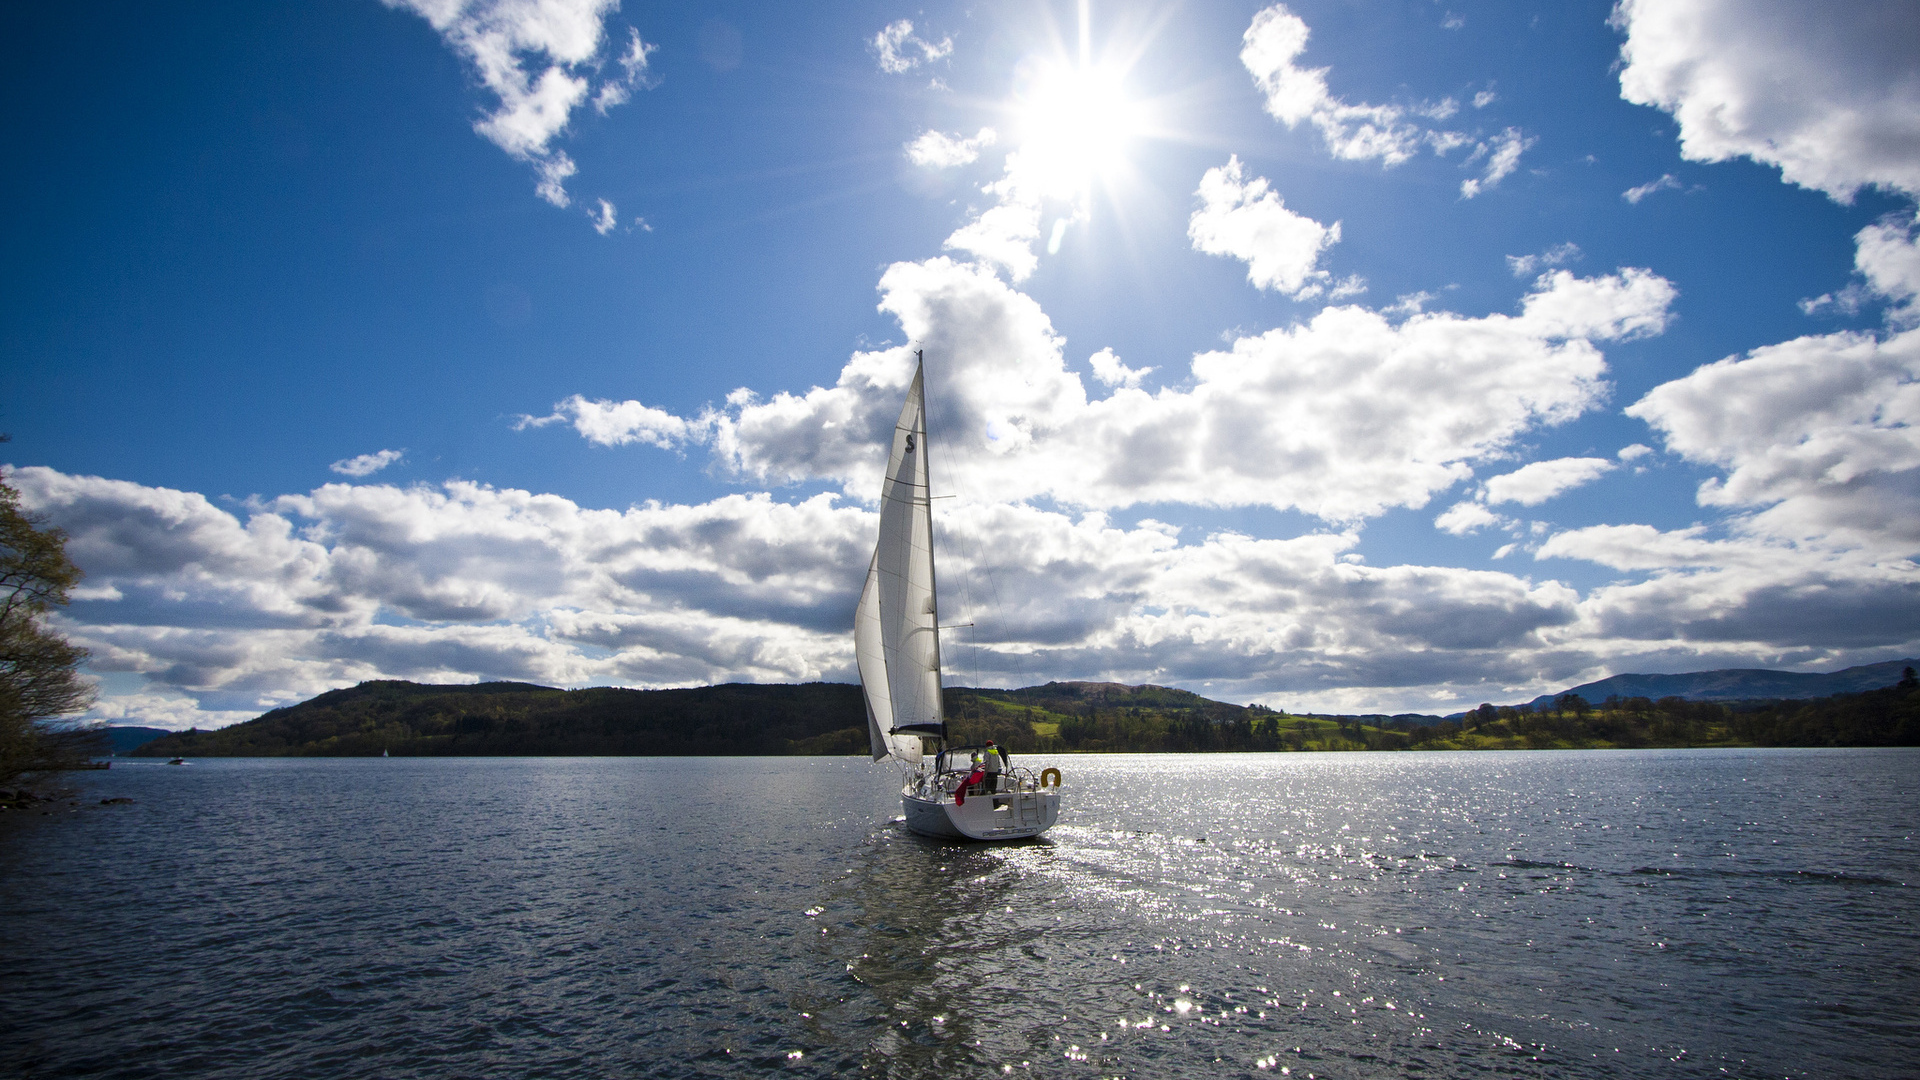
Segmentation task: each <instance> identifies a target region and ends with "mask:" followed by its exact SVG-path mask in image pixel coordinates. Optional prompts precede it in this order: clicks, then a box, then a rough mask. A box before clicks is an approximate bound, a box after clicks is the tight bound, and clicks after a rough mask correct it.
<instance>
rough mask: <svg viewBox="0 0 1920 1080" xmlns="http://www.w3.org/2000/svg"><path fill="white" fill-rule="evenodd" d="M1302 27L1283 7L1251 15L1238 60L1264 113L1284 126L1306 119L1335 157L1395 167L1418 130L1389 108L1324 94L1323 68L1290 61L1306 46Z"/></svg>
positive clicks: (1409, 151)
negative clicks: (1263, 97)
mask: <svg viewBox="0 0 1920 1080" xmlns="http://www.w3.org/2000/svg"><path fill="white" fill-rule="evenodd" d="M1307 35H1308V31H1307V24H1306V23H1305V22H1304V21H1302V20H1301V18H1300V17H1299V16H1298V15H1295V14H1294V13H1293V12H1291V11H1289V10H1287V7H1286V5H1284V4H1275V5H1273V6H1272V7H1269V8H1266V9H1264V10H1262V11H1260V12H1259V13H1257V14H1255V15H1254V17H1253V22H1252V23H1251V24H1250V25H1248V27H1247V31H1246V33H1245V34H1244V35H1243V36H1242V42H1243V47H1242V48H1241V50H1240V62H1241V63H1242V64H1244V65H1245V66H1246V69H1247V71H1248V72H1249V73H1250V74H1252V75H1253V81H1254V83H1255V85H1257V86H1259V88H1260V92H1261V93H1263V94H1265V95H1266V99H1267V112H1268V113H1270V114H1272V116H1273V117H1274V119H1276V120H1279V121H1280V122H1281V123H1283V124H1285V125H1287V126H1288V127H1294V126H1296V125H1297V124H1299V123H1300V121H1302V120H1310V121H1312V122H1313V125H1314V127H1316V128H1318V129H1319V131H1320V134H1321V137H1322V138H1324V139H1325V140H1326V143H1327V149H1328V150H1329V151H1331V152H1332V153H1333V156H1334V157H1337V158H1346V159H1349V160H1361V161H1364V160H1368V159H1371V158H1379V159H1380V161H1381V164H1383V165H1398V164H1399V163H1401V162H1403V161H1405V160H1407V159H1408V158H1410V157H1412V156H1413V155H1414V152H1415V151H1416V150H1417V149H1418V148H1419V145H1420V141H1421V131H1420V128H1418V127H1417V126H1415V125H1413V124H1410V123H1407V122H1406V121H1405V119H1404V117H1405V110H1403V109H1401V108H1400V107H1398V106H1394V105H1349V104H1347V103H1346V102H1345V101H1343V100H1341V99H1339V98H1336V97H1334V96H1333V95H1332V94H1330V93H1329V92H1328V91H1327V69H1326V68H1302V67H1299V66H1297V65H1296V64H1295V63H1294V60H1295V59H1296V58H1297V57H1299V55H1300V54H1301V53H1303V52H1305V51H1306V48H1307Z"/></svg>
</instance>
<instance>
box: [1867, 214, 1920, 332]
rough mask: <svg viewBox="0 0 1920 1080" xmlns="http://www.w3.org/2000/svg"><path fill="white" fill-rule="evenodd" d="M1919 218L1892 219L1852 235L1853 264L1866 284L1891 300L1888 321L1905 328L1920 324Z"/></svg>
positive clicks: (1896, 326)
mask: <svg viewBox="0 0 1920 1080" xmlns="http://www.w3.org/2000/svg"><path fill="white" fill-rule="evenodd" d="M1916 226H1920V218H1908V219H1905V220H1902V219H1899V218H1891V219H1889V220H1886V221H1881V222H1878V223H1876V224H1873V225H1869V226H1867V227H1866V228H1864V229H1861V230H1860V231H1859V232H1858V233H1855V234H1854V238H1853V239H1854V245H1855V246H1854V253H1853V264H1854V267H1855V268H1856V269H1858V270H1859V271H1860V273H1861V275H1862V276H1864V277H1865V278H1866V279H1867V287H1868V288H1870V289H1871V290H1873V291H1874V292H1876V293H1878V294H1880V295H1881V296H1883V297H1885V298H1887V299H1888V300H1890V301H1892V303H1891V305H1890V306H1889V307H1888V309H1887V321H1888V322H1889V323H1891V324H1892V325H1893V326H1894V327H1895V328H1899V329H1904V328H1907V327H1911V326H1914V325H1916V324H1920V235H1916V232H1915V230H1916Z"/></svg>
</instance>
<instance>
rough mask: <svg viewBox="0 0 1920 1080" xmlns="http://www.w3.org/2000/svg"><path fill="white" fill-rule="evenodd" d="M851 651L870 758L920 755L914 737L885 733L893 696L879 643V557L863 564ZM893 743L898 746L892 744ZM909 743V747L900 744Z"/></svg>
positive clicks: (890, 720) (916, 757)
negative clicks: (864, 707) (908, 753)
mask: <svg viewBox="0 0 1920 1080" xmlns="http://www.w3.org/2000/svg"><path fill="white" fill-rule="evenodd" d="M853 654H854V660H855V661H856V662H857V663H858V664H859V667H860V688H861V690H862V691H863V695H862V696H864V697H865V698H866V701H867V742H868V744H869V745H870V747H871V748H872V750H873V760H875V761H881V760H884V759H886V758H889V757H906V754H904V753H902V751H904V750H908V749H911V751H912V752H913V753H912V756H911V757H907V760H909V761H918V760H919V758H920V755H919V750H920V740H919V739H918V738H917V737H909V736H904V735H888V734H887V732H888V731H889V730H891V729H892V727H893V695H892V693H891V692H890V691H888V689H887V656H886V651H885V650H884V649H882V648H881V645H880V567H879V559H878V558H877V557H876V558H875V559H873V560H871V561H869V562H868V563H867V581H866V584H865V585H864V586H863V587H862V588H861V590H860V606H859V607H858V608H856V609H854V613H853ZM896 742H897V743H899V744H902V745H895V744H896ZM906 743H912V746H911V747H907V746H905V745H904V744H906Z"/></svg>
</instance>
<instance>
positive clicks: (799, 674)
mask: <svg viewBox="0 0 1920 1080" xmlns="http://www.w3.org/2000/svg"><path fill="white" fill-rule="evenodd" d="M14 480H15V481H16V482H17V483H18V485H19V488H20V490H21V491H22V493H23V495H24V497H25V501H26V503H27V505H28V506H29V508H30V509H33V510H36V511H39V512H43V513H47V514H48V515H49V516H50V517H52V519H53V520H54V521H55V522H56V523H57V524H59V525H61V526H62V527H64V528H66V529H67V530H68V531H69V533H71V535H72V537H73V540H72V542H71V545H70V547H71V550H73V551H74V553H75V558H76V559H78V560H80V561H81V562H82V564H83V565H86V566H87V567H88V568H89V571H90V573H91V574H92V575H94V576H95V577H96V578H98V579H100V580H101V581H102V582H103V583H104V584H107V585H111V586H112V587H114V588H115V589H116V590H117V591H118V592H119V594H120V595H121V596H122V599H119V600H95V601H88V602H77V603H76V604H75V605H74V607H73V608H72V609H70V614H69V618H68V619H67V621H66V622H64V623H63V629H65V630H67V631H68V632H69V633H71V634H72V635H73V636H74V638H75V639H76V640H77V641H79V642H80V643H82V644H84V645H86V646H88V647H90V648H92V649H93V650H94V652H95V656H96V663H95V669H96V670H98V671H103V672H123V673H132V674H137V675H142V676H144V677H145V680H146V683H147V686H146V688H145V689H143V690H140V691H138V692H135V693H132V694H118V695H108V697H107V698H106V700H105V701H103V703H102V707H101V709H100V710H98V712H97V713H96V715H97V716H100V717H107V718H112V719H116V720H121V721H129V722H149V723H156V724H160V725H164V726H169V727H186V726H189V725H191V724H197V725H199V726H202V727H211V726H216V725H218V724H221V723H225V722H231V721H233V720H237V719H241V718H243V717H246V716H250V715H255V714H257V713H258V712H259V711H262V710H264V709H265V708H268V707H271V706H273V705H277V704H281V703H285V702H287V701H291V700H298V699H301V698H304V697H307V696H310V695H312V694H315V693H318V692H320V691H322V690H326V689H330V688H334V687H338V686H344V685H351V684H352V683H354V682H357V681H360V680H362V679H371V678H411V679H417V680H422V681H441V682H457V681H472V680H476V679H483V678H513V679H524V680H528V681H533V682H540V683H546V684H550V685H564V686H579V685H592V684H606V683H612V684H624V685H651V686H663V685H697V684H704V683H709V682H715V681H724V680H728V679H746V680H757V681H797V680H805V679H819V678H831V679H840V680H844V679H848V678H851V675H852V668H851V663H850V660H851V656H850V652H851V649H850V645H851V642H850V638H851V635H850V634H848V633H847V627H848V625H849V624H850V622H851V610H852V607H853V602H854V599H855V590H856V589H857V587H858V584H859V573H860V568H861V566H862V565H864V562H865V559H866V554H867V551H868V548H869V547H870V545H871V543H872V535H873V529H874V527H875V525H874V518H873V515H872V513H871V512H869V511H867V510H863V509H860V508H857V507H852V506H844V505H838V504H836V502H835V500H834V499H833V498H832V497H830V496H819V497H816V498H812V499H808V500H806V501H804V502H801V503H796V504H783V503H778V502H775V501H773V500H772V499H770V498H768V497H766V496H764V495H756V496H728V497H725V498H722V499H716V500H714V501H713V502H710V503H705V504H702V505H698V506H662V505H658V504H648V505H646V506H640V507H634V508H630V509H628V510H625V511H611V510H591V509H586V508H583V507H580V506H578V505H576V504H574V503H572V502H570V501H568V500H566V499H562V498H558V497H555V496H551V495H536V494H532V493H529V492H525V491H515V490H511V489H495V488H489V487H485V486H483V485H476V484H466V483H450V484H446V485H443V486H442V487H440V488H428V487H418V488H412V489H405V490H403V489H398V488H392V487H385V486H379V485H371V486H348V485H337V484H336V485H327V486H325V487H321V488H318V489H316V490H314V491H313V492H312V493H310V494H308V495H301V496H283V497H281V498H278V499H273V500H271V501H269V502H268V503H266V504H264V505H263V507H261V508H260V509H257V510H255V511H254V512H253V513H252V515H251V517H250V519H249V520H248V521H247V522H245V523H242V522H241V521H240V520H239V519H237V518H236V517H234V516H233V515H232V514H230V513H228V512H226V511H223V510H220V509H217V508H215V507H213V506H212V505H211V504H209V503H208V502H207V501H206V500H205V499H204V498H202V497H201V496H198V495H195V494H192V493H187V492H178V491H169V490H167V489H160V488H147V487H142V486H140V485H135V484H128V483H125V482H121V481H108V480H102V479H99V478H95V477H76V476H67V475H64V474H61V473H58V472H55V471H53V470H48V469H22V470H18V471H17V472H16V473H15V474H14ZM949 507H950V509H946V510H943V511H942V522H941V529H942V536H943V541H944V547H943V551H942V554H943V556H944V561H943V566H942V569H943V573H944V577H945V578H946V580H948V581H950V582H958V581H961V580H964V579H966V578H968V577H973V578H975V579H979V578H980V577H982V576H984V575H986V574H989V573H990V574H991V575H992V577H993V579H994V580H995V581H996V583H997V591H998V592H999V593H1000V595H1001V596H1002V597H1003V598H1004V599H1003V602H1002V603H999V604H997V605H995V606H993V607H991V608H985V609H980V610H968V609H966V608H964V607H962V606H961V601H960V600H959V599H957V598H956V595H955V594H956V593H961V592H963V591H964V590H959V589H952V588H950V589H949V591H948V593H947V595H946V600H947V604H948V608H949V611H950V612H951V613H952V617H953V618H955V619H956V620H961V621H970V622H974V623H975V624H976V629H975V630H974V631H973V632H971V633H970V634H967V635H956V636H955V638H954V639H953V640H950V641H949V643H948V652H949V654H950V656H951V658H952V662H953V663H954V665H955V667H956V668H958V667H962V666H965V667H968V668H970V669H971V670H974V671H977V672H978V673H979V676H980V678H981V680H982V681H984V682H987V683H989V684H1007V683H1012V682H1026V681H1044V680H1045V679H1046V678H1050V677H1085V678H1114V679H1119V680H1123V681H1127V682H1155V681H1157V682H1168V681H1172V680H1174V679H1181V680H1187V681H1193V682H1197V681H1199V680H1216V689H1215V691H1214V692H1215V693H1218V694H1220V695H1222V696H1228V695H1231V694H1234V693H1241V692H1244V693H1251V692H1255V691H1256V690H1262V689H1266V688H1270V687H1272V686H1275V685H1286V686H1289V687H1292V688H1294V689H1296V690H1297V691H1299V693H1300V695H1301V700H1302V701H1307V700H1311V699H1313V698H1314V697H1324V698H1325V699H1326V700H1328V701H1329V703H1330V704H1331V703H1332V702H1334V701H1335V700H1337V699H1338V698H1339V696H1340V695H1342V694H1346V695H1370V696H1371V700H1374V701H1377V700H1379V699H1380V697H1381V692H1380V691H1379V690H1377V689H1376V690H1364V689H1361V688H1366V687H1375V688H1378V687H1387V688H1398V687H1409V686H1420V685H1421V684H1425V683H1435V682H1461V683H1466V684H1469V685H1471V684H1476V683H1480V682H1484V681H1486V680H1487V679H1489V678H1494V679H1501V680H1507V681H1512V680H1514V679H1516V678H1518V679H1520V680H1523V681H1524V680H1529V679H1532V678H1534V677H1536V675H1537V670H1538V669H1539V668H1540V667H1541V666H1542V665H1543V664H1544V665H1545V666H1547V667H1550V668H1551V667H1558V668H1565V667H1566V666H1567V662H1566V661H1565V659H1556V658H1555V657H1553V656H1551V655H1549V656H1546V657H1544V658H1543V657H1541V656H1539V655H1537V654H1539V653H1541V652H1542V650H1543V647H1544V646H1543V643H1544V640H1545V635H1548V634H1551V633H1552V632H1554V631H1555V629H1556V628H1561V627H1565V626H1568V625H1570V624H1571V623H1572V622H1573V621H1574V620H1575V618H1576V615H1577V609H1576V601H1577V599H1578V598H1577V596H1576V594H1574V593H1573V592H1572V591H1571V590H1569V589H1567V588H1566V587H1564V586H1561V585H1559V584H1556V583H1553V582H1547V583H1543V584H1536V583H1532V582H1528V581H1526V580H1523V579H1520V578H1516V577H1514V576H1511V575H1507V574H1495V573H1486V572H1480V571H1466V570H1454V569H1446V568H1437V567H1418V566H1402V567H1386V568H1373V567H1368V566H1366V565H1364V564H1363V563H1361V562H1359V561H1357V560H1356V559H1355V558H1354V557H1353V556H1351V555H1350V554H1348V551H1349V549H1350V548H1351V547H1352V545H1353V543H1354V539H1355V538H1354V537H1353V536H1352V535H1351V534H1344V533H1316V534H1312V535H1308V536H1302V537H1298V538H1295V539H1292V540H1256V539H1252V538H1249V537H1244V536H1237V535H1232V534H1222V535H1217V536H1211V537H1207V538H1204V539H1201V540H1197V541H1196V542H1193V543H1187V544H1181V543H1179V542H1178V540H1177V539H1176V535H1175V533H1176V530H1172V529H1170V528H1168V527H1166V526H1162V525H1157V524H1154V523H1142V524H1140V525H1138V526H1135V527H1133V528H1122V527H1118V526H1115V525H1114V524H1112V523H1110V522H1108V521H1107V520H1106V519H1105V518H1104V517H1103V516H1101V515H1099V514H1087V515H1083V516H1079V517H1073V516H1070V515H1067V514H1063V513H1059V512H1052V511H1043V510H1039V509H1036V508H1033V507H1027V506H1018V505H1010V504H1007V503H1003V502H998V501H987V502H965V501H962V502H958V503H953V504H949ZM394 617H398V618H400V619H404V620H406V623H407V624H406V625H393V622H394ZM1549 651H1552V652H1565V651H1566V650H1564V649H1557V650H1549ZM1588 662H1590V661H1588V660H1585V659H1582V660H1581V661H1580V663H1582V664H1584V663H1588ZM1243 688H1244V689H1243ZM1388 692H1389V693H1392V694H1404V693H1405V691H1403V690H1393V689H1390V690H1389V691H1388ZM1472 692H1473V691H1471V690H1469V691H1465V693H1472ZM196 705H197V707H195V706H196Z"/></svg>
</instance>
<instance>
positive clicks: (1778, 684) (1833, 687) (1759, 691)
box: [1527, 660, 1920, 708]
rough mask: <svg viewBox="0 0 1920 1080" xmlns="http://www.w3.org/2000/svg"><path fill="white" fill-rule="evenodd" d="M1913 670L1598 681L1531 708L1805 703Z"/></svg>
mask: <svg viewBox="0 0 1920 1080" xmlns="http://www.w3.org/2000/svg"><path fill="white" fill-rule="evenodd" d="M1909 665H1911V666H1913V667H1916V668H1920V660H1888V661H1886V662H1885V663H1881V664H1862V665H1860V666H1858V667H1850V668H1843V669H1842V670H1840V671H1829V672H1804V671H1772V670H1769V669H1767V668H1720V669H1718V670H1715V671H1689V672H1685V673H1682V674H1677V675H1611V676H1608V677H1607V678H1604V679H1601V680H1599V681H1598V682H1590V683H1582V684H1580V685H1579V686H1574V687H1569V688H1568V689H1566V690H1562V691H1560V693H1558V694H1542V695H1540V696H1539V697H1537V698H1534V699H1533V700H1532V701H1530V702H1528V703H1527V704H1529V705H1532V706H1534V707H1535V708H1538V707H1539V706H1541V705H1549V704H1552V703H1553V702H1555V701H1558V700H1559V699H1560V698H1561V697H1563V696H1565V695H1567V694H1579V695H1580V696H1581V697H1583V698H1585V699H1587V701H1589V702H1591V703H1594V704H1598V703H1600V702H1602V701H1605V700H1606V699H1607V698H1609V697H1612V696H1614V695H1618V696H1620V697H1623V698H1630V697H1643V698H1649V699H1651V700H1653V701H1659V700H1660V699H1661V698H1665V697H1677V698H1685V699H1687V700H1688V701H1764V700H1786V701H1801V700H1806V699H1808V698H1822V697H1831V696H1832V695H1834V694H1858V693H1862V692H1864V691H1867V690H1879V689H1882V688H1884V687H1888V686H1892V685H1893V684H1895V683H1897V682H1899V681H1900V673H1901V671H1902V670H1903V669H1905V668H1906V667H1908V666H1909Z"/></svg>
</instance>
